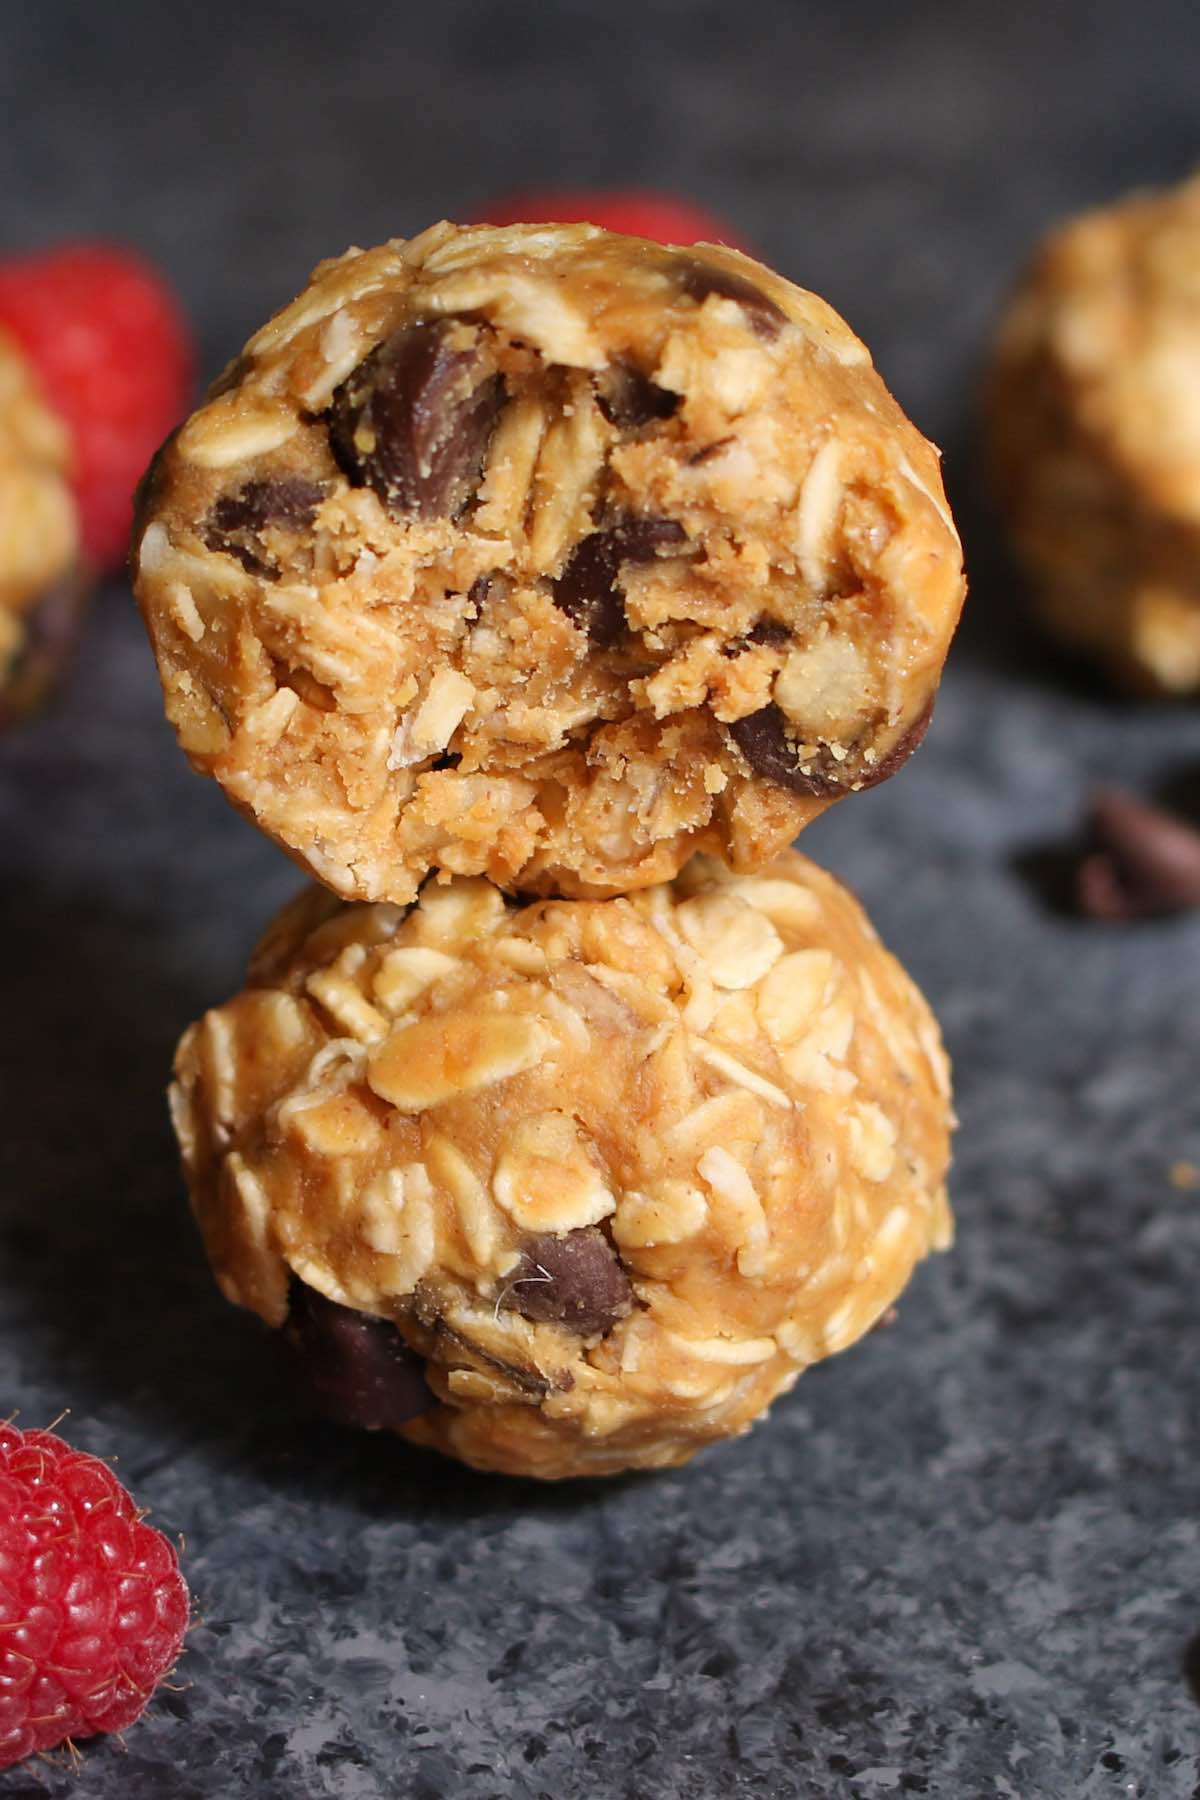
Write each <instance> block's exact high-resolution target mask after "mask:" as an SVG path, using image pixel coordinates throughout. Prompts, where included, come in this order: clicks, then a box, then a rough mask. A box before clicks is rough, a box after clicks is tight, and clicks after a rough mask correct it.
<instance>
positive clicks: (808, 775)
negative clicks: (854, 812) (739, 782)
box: [729, 700, 850, 796]
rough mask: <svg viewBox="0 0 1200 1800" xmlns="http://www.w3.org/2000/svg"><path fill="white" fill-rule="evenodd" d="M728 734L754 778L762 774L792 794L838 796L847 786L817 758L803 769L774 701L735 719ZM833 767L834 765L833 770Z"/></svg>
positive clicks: (847, 783)
mask: <svg viewBox="0 0 1200 1800" xmlns="http://www.w3.org/2000/svg"><path fill="white" fill-rule="evenodd" d="M729 731H730V735H731V737H732V738H733V741H734V743H735V744H736V745H737V747H738V749H739V750H740V751H741V753H742V755H743V756H744V757H745V759H746V761H747V762H748V763H749V765H750V767H751V768H752V769H753V771H754V773H755V774H756V775H765V776H766V778H767V780H768V781H775V782H778V784H779V786H780V787H785V788H789V789H790V790H791V792H792V793H793V794H815V795H818V796H821V795H828V794H840V793H842V792H843V791H844V790H845V789H846V788H847V787H848V786H849V785H850V783H849V781H848V779H847V778H846V777H845V776H841V775H840V774H835V773H834V772H833V770H827V769H826V768H825V766H824V764H822V763H820V762H819V759H817V758H813V759H811V760H810V764H809V767H808V768H804V767H802V765H801V763H800V759H799V757H798V755H797V752H796V748H795V744H794V742H793V740H792V738H791V737H790V736H789V726H788V721H787V718H786V716H785V714H784V713H783V711H782V710H781V709H780V708H779V707H778V706H776V704H775V702H774V701H773V700H772V701H771V703H770V705H769V706H763V707H760V708H759V710H758V711H757V712H752V713H748V714H747V716H746V717H745V718H744V719H735V720H734V721H733V723H732V724H731V725H730V727H729ZM836 767H837V765H836V764H835V765H833V769H834V770H836Z"/></svg>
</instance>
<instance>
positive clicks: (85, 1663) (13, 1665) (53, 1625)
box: [0, 1425, 188, 1769]
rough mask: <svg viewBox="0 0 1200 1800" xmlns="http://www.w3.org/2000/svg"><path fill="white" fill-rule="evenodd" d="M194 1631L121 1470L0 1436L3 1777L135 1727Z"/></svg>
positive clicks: (168, 1556) (167, 1552)
mask: <svg viewBox="0 0 1200 1800" xmlns="http://www.w3.org/2000/svg"><path fill="white" fill-rule="evenodd" d="M187 1621H188V1591H187V1587H186V1585H185V1583H184V1579H183V1576H182V1575H181V1574H180V1572H179V1563H178V1560H177V1558H176V1555H175V1552H174V1550H173V1549H172V1547H171V1545H170V1544H169V1543H168V1542H167V1540H166V1538H165V1537H164V1536H163V1535H162V1533H161V1532H160V1531H155V1530H153V1529H152V1528H151V1527H150V1526H149V1525H144V1524H143V1523H142V1521H141V1516H140V1514H139V1513H138V1509H137V1507H136V1506H135V1505H134V1503H133V1501H132V1499H131V1498H130V1496H129V1495H128V1494H127V1493H126V1491H125V1489H124V1488H123V1487H122V1486H121V1484H120V1482H119V1481H118V1480H117V1478H116V1476H115V1475H114V1474H113V1473H112V1470H111V1469H109V1468H108V1467H107V1466H106V1465H105V1464H104V1463H102V1462H99V1461H98V1460H97V1459H96V1457H94V1456H86V1455H84V1454H83V1453H82V1452H81V1451H78V1450H72V1449H71V1447H70V1445H69V1444H65V1443H64V1442H63V1440H62V1439H61V1438H60V1437H56V1436H55V1435H54V1434H53V1433H52V1432H49V1431H18V1430H17V1428H16V1426H14V1425H0V1769H6V1768H8V1767H9V1766H10V1765H11V1764H12V1763H15V1762H20V1760H21V1759H22V1757H25V1756H30V1755H32V1754H33V1752H34V1751H35V1750H49V1749H52V1748H53V1747H54V1745H56V1744H61V1743H63V1742H64V1740H66V1739H67V1738H72V1739H74V1738H84V1737H91V1736H93V1735H94V1734H95V1733H96V1732H100V1731H123V1730H124V1729H125V1727H126V1726H127V1725H132V1724H133V1722H134V1720H135V1719H136V1718H138V1717H139V1715H140V1714H141V1712H142V1711H143V1709H144V1708H145V1706H146V1703H147V1701H148V1700H149V1698H150V1696H151V1694H152V1693H153V1691H154V1689H155V1688H156V1687H157V1685H158V1683H159V1682H160V1681H161V1680H162V1678H163V1676H164V1675H165V1674H166V1673H167V1671H168V1670H169V1669H170V1668H171V1667H172V1665H173V1664H174V1662H175V1658H176V1657H177V1656H178V1654H179V1647H180V1645H181V1644H182V1642H183V1634H184V1631H185V1630H186V1629H187Z"/></svg>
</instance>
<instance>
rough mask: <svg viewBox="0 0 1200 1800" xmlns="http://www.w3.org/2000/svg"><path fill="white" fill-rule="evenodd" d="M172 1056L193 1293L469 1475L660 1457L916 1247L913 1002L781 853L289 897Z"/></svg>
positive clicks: (818, 1353) (729, 1421) (938, 1206)
mask: <svg viewBox="0 0 1200 1800" xmlns="http://www.w3.org/2000/svg"><path fill="white" fill-rule="evenodd" d="M176 1075H177V1081H176V1085H175V1087H174V1089H173V1113H174V1119H175V1125H176V1130H177V1133H178V1136H179V1141H180V1144H181V1147H182V1151H183V1158H184V1163H185V1167H186V1171H187V1175H188V1180H189V1182H190V1186H191V1192H192V1199H193V1204H194V1208H195V1212H196V1216H197V1219H198V1221H199V1224H200V1228H201V1231H202V1233H203V1236H204V1241H205V1244H206V1247H207V1250H208V1254H209V1257H210V1259H211V1261H212V1264H213V1267H214V1270H215V1272H216V1276H217V1280H218V1281H219V1283H220V1285H221V1288H222V1290H223V1292H224V1293H225V1295H226V1296H227V1298H228V1299H230V1300H231V1301H233V1302H235V1303H236V1304H239V1305H242V1306H245V1307H249V1308H250V1309H252V1310H253V1311H255V1312H257V1313H258V1314H260V1315H261V1317H262V1318H263V1319H265V1320H266V1321H267V1322H268V1323H269V1324H271V1325H273V1326H276V1327H280V1328H284V1327H286V1329H287V1331H288V1334H289V1336H290V1337H291V1338H292V1340H293V1342H294V1343H295V1345H296V1347H297V1348H298V1349H299V1351H300V1352H301V1354H302V1356H303V1358H304V1360H305V1362H306V1364H307V1365H308V1367H309V1370H310V1373H311V1374H312V1375H313V1377H314V1380H315V1383H316V1386H317V1388H318V1391H319V1393H320V1394H321V1396H322V1398H323V1399H324V1401H325V1402H326V1404H327V1405H330V1406H332V1407H334V1408H335V1409H338V1410H340V1411H341V1412H342V1413H343V1415H345V1416H347V1417H349V1418H351V1419H353V1420H356V1421H357V1422H359V1423H361V1424H365V1425H368V1426H388V1427H393V1428H395V1429H398V1430H399V1431H400V1432H401V1433H402V1435H403V1436H405V1437H407V1438H409V1439H411V1440H412V1441H413V1442H415V1443H419V1444H425V1445H431V1446H434V1447H436V1448H437V1449H439V1450H442V1451H444V1452H446V1453H447V1454H449V1455H451V1456H456V1457H459V1458H461V1459H462V1460H463V1461H465V1462H468V1463H471V1464H474V1465H476V1466H477V1467H480V1468H485V1469H498V1470H503V1471H506V1472H508V1473H511V1474H518V1475H534V1476H542V1477H550V1478H553V1477H561V1476H570V1475H582V1474H597V1473H607V1472H611V1471H615V1470H619V1469H625V1468H632V1467H654V1466H659V1465H665V1464H673V1463H680V1462H684V1461H686V1460H687V1458H688V1457H690V1456H691V1455H692V1454H693V1453H694V1452H695V1451H696V1450H697V1449H699V1448H700V1447H701V1446H702V1445H703V1444H705V1443H707V1442H709V1441H710V1440H713V1439H717V1438H722V1437H726V1436H728V1435H730V1434H732V1433H736V1432H740V1431H743V1430H745V1429H747V1428H748V1426H749V1425H750V1424H751V1422H752V1421H753V1420H754V1419H755V1418H756V1417H757V1416H758V1415H759V1414H760V1413H761V1412H762V1411H763V1410H764V1408H765V1407H766V1406H767V1405H768V1404H769V1402H770V1401H771V1400H772V1399H773V1398H774V1397H775V1395H777V1394H779V1393H781V1392H783V1391H784V1390H786V1389H787V1388H789V1387H790V1386H791V1384H792V1383H793V1381H794V1380H795V1378H796V1376H797V1375H798V1374H799V1373H800V1371H801V1370H803V1369H804V1368H806V1367H807V1366H808V1365H809V1364H810V1363H814V1362H817V1361H819V1360H820V1359H821V1358H823V1357H825V1356H829V1355H831V1354H832V1353H833V1352H835V1351H838V1350H842V1349H844V1348H845V1347H846V1346H847V1345H849V1344H851V1343H853V1342H854V1340H855V1339H856V1338H858V1337H860V1336H861V1335H862V1334H863V1333H864V1332H865V1331H868V1330H869V1329H870V1328H871V1326H872V1325H873V1324H875V1323H876V1321H878V1319H879V1318H880V1316H881V1315H882V1314H884V1313H885V1312H886V1311H887V1310H888V1308H889V1307H890V1306H891V1305H892V1303H893V1301H894V1300H895V1299H896V1296H897V1295H898V1294H899V1292H900V1290H901V1289H902V1288H903V1287H904V1285H905V1283H906V1282H907V1280H908V1277H909V1275H910V1273H911V1270H912V1268H913V1265H914V1263H915V1262H916V1261H917V1260H918V1259H919V1258H920V1257H922V1256H924V1255H925V1254H926V1253H927V1252H928V1251H929V1250H931V1249H935V1248H942V1247H944V1246H945V1245H946V1244H947V1243H948V1242H949V1239H950V1232H951V1225H950V1214H949V1210H948V1207H947V1202H946V1197H945V1189H944V1181H945V1175H946V1168H947V1162H948V1146H949V1133H950V1127H951V1123H952V1115H951V1107H950V1094H949V1083H948V1075H947V1065H946V1059H945V1056H944V1054H943V1051H942V1047H941V1042H940V1039H939V1036H938V1032H937V1028H936V1025H935V1023H934V1021H933V1018H932V1016H931V1014H930V1012H929V1010H928V1008H927V1006H926V1005H925V1002H924V1001H923V1000H922V998H921V996H920V994H919V993H918V992H917V990H916V989H915V987H914V986H913V984H912V982H911V981H910V980H909V978H908V977H907V975H906V974H905V973H904V971H903V969H902V968H901V967H900V965H899V964H898V963H897V962H896V961H895V959H894V958H893V957H892V956H890V955H889V954H888V952H887V951H886V950H885V949H883V947H882V946H881V944H880V943H879V940H878V939H877V937H876V936H875V933H874V932H873V930H872V929H871V927H870V925H869V923H868V922H867V920H866V918H865V917H864V915H863V913H862V911H861V909H860V907H859V906H858V905H857V903H856V902H855V901H854V900H853V899H852V898H851V896H850V895H849V894H848V893H847V892H846V891H845V889H844V888H842V887H840V886H839V885H838V883H837V882H836V881H834V880H833V879H832V878H831V877H830V876H828V875H826V874H824V873H822V871H821V870H819V869H818V868H816V867H815V866H814V865H813V864H812V863H809V862H807V861H806V860H805V859H804V858H802V857H801V856H799V855H798V854H796V853H795V852H791V853H789V854H787V855H786V856H784V857H783V858H782V859H781V860H780V861H778V862H776V863H775V864H774V865H773V866H772V867H770V868H769V869H768V870H767V871H766V872H765V873H764V874H762V875H761V876H758V877H739V876H736V875H733V874H731V873H730V872H729V871H728V870H726V869H725V868H723V867H722V866H721V865H719V864H718V863H716V862H715V861H711V860H707V859H703V858H701V859H697V860H696V861H694V862H692V863H690V864H689V865H688V867H687V868H686V869H685V870H684V872H683V873H682V874H681V876H680V877H679V878H678V880H676V881H675V882H674V883H673V884H671V885H661V886H656V887H652V888H648V889H643V890H641V891H640V892H638V893H635V894H634V895H632V896H630V897H629V898H623V899H611V900H603V901H585V900H542V901H533V902H526V903H523V904H518V903H515V902H511V901H507V900H506V899H505V897H504V896H503V895H502V894H501V893H500V891H499V890H498V889H497V888H495V887H494V886H492V885H491V884H490V883H488V882H486V881H484V880H482V879H468V878H459V879H456V880H454V881H452V882H450V883H449V884H448V885H444V886H438V885H436V884H434V883H430V884H427V885H426V886H425V887H424V889H423V890H422V892H421V895H420V899H419V901H418V902H417V904H416V905H415V906H413V907H411V908H410V909H408V910H405V909H403V908H401V907H398V906H395V905H390V904H380V905H374V906H348V905H345V904H343V903H340V902H339V901H338V900H337V899H336V898H335V897H333V896H331V895H329V894H327V893H325V892H322V891H319V890H316V889H313V890H311V891H309V892H307V893H306V894H304V895H303V896H302V897H301V898H300V900H299V901H298V902H296V903H294V904H293V905H292V906H291V907H290V908H288V909H287V910H286V911H285V912H284V913H283V914H282V915H281V917H280V918H279V920H278V921H277V922H276V924H275V925H274V926H273V927H272V929H271V930H270V932H269V933H268V935H267V937H266V939H265V940H264V942H263V944H262V945H261V946H260V948H259V950H258V952H257V954H256V956H255V959H254V962H253V964H252V966H251V969H250V975H249V983H248V986H247V987H246V989H245V990H244V992H242V993H240V994H238V995H237V996H236V997H235V998H234V999H232V1000H230V1001H229V1002H228V1003H227V1004H226V1005H224V1006H221V1007H218V1008H217V1009H216V1010H215V1011H212V1012H210V1013H208V1014H206V1016H205V1017H204V1018H203V1019H202V1020H201V1021H200V1022H199V1023H198V1024H196V1025H194V1026H193V1027H192V1028H191V1029H190V1030H189V1031H188V1032H187V1034H186V1035H185V1037H184V1039H183V1041H182V1043H181V1045H180V1047H179V1052H178V1057H177V1061H176Z"/></svg>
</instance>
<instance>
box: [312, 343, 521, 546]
mask: <svg viewBox="0 0 1200 1800" xmlns="http://www.w3.org/2000/svg"><path fill="white" fill-rule="evenodd" d="M460 329H461V327H457V326H455V325H454V324H452V323H451V322H449V321H440V322H435V323H432V324H424V325H410V326H407V327H406V328H405V329H404V330H402V331H397V332H394V333H393V334H392V336H391V337H390V338H385V340H384V342H383V343H382V344H380V345H379V346H378V348H377V349H375V350H373V351H372V352H371V354H370V356H368V357H367V358H366V360H365V362H362V363H360V364H359V366H358V368H357V369H355V371H354V373H353V374H352V375H350V376H348V377H347V379H346V380H345V381H344V382H343V383H342V385H341V387H339V388H338V389H337V391H336V393H335V394H334V396H333V402H332V405H331V406H330V409H329V441H330V444H331V447H332V449H333V453H334V455H335V457H336V458H337V460H338V463H339V464H340V466H341V468H342V469H343V470H344V471H345V473H346V474H347V475H348V476H349V478H350V480H351V481H352V482H353V483H354V484H355V485H356V486H358V487H363V486H366V487H369V488H372V489H373V490H374V491H375V493H376V494H378V496H379V498H380V499H381V500H382V501H383V504H384V505H385V506H386V507H387V508H388V510H389V511H390V512H393V513H397V514H400V515H402V516H404V515H407V516H409V517H416V518H421V519H456V518H457V517H458V516H459V514H460V513H461V512H462V511H463V509H464V508H465V507H466V505H467V504H468V502H469V501H470V500H471V499H472V498H473V497H474V494H475V492H476V489H477V488H478V486H479V481H480V477H481V475H482V473H483V464H484V459H485V457H486V455H487V447H488V444H489V442H490V441H491V436H492V432H493V430H494V428H495V424H496V419H497V417H498V416H499V412H500V408H501V405H502V403H503V400H504V382H503V379H502V377H501V376H499V375H497V374H492V373H489V372H488V367H487V363H486V360H485V358H484V355H483V352H482V350H481V349H480V347H479V345H478V344H475V345H468V346H466V347H463V346H459V347H457V348H456V347H455V344H454V342H453V339H454V337H455V335H456V333H457V332H458V331H459V330H460Z"/></svg>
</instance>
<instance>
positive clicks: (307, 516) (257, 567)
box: [202, 475, 325, 575]
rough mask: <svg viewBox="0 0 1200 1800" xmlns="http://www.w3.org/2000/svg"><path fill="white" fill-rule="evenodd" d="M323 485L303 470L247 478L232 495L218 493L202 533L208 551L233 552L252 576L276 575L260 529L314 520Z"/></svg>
mask: <svg viewBox="0 0 1200 1800" xmlns="http://www.w3.org/2000/svg"><path fill="white" fill-rule="evenodd" d="M324 498H325V490H324V488H323V487H321V485H320V484H319V483H318V482H315V481H306V480H305V478H304V476H303V475H278V476H272V477H268V478H267V479H265V480H262V481H248V482H247V483H246V485H245V487H243V488H239V489H238V491H237V493H236V494H222V495H221V497H220V499H219V500H217V501H215V502H214V504H213V506H212V508H211V510H210V512H209V514H208V517H207V518H206V519H205V521H204V528H203V532H202V536H203V538H204V542H205V543H206V544H207V546H208V548H209V549H210V550H217V551H221V552H223V553H224V554H225V555H226V556H234V557H236V558H237V560H238V562H240V563H241V565H242V567H243V568H244V569H248V570H249V571H250V573H251V574H252V575H274V574H275V573H276V570H275V565H274V563H273V561H272V560H271V557H270V554H269V553H267V554H264V551H263V546H262V545H261V544H260V543H258V541H257V539H258V534H259V533H260V532H262V531H264V530H266V528H267V527H268V526H278V527H279V528H280V529H282V530H285V531H303V530H304V529H305V528H306V527H307V526H309V525H311V524H312V522H313V517H314V515H315V513H316V510H317V508H318V506H320V504H321V501H322V500H323V499H324Z"/></svg>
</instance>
